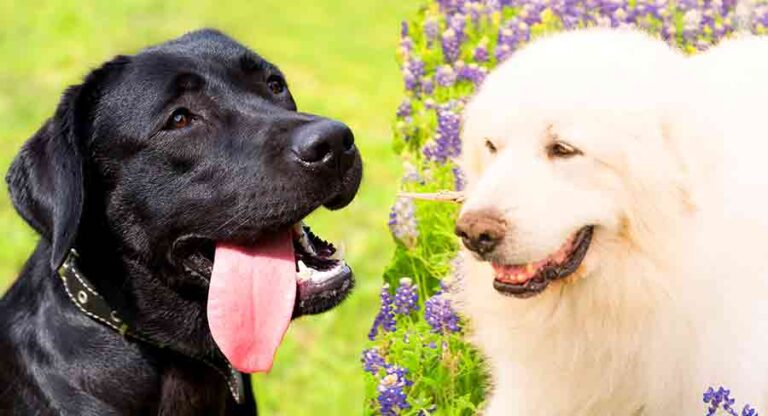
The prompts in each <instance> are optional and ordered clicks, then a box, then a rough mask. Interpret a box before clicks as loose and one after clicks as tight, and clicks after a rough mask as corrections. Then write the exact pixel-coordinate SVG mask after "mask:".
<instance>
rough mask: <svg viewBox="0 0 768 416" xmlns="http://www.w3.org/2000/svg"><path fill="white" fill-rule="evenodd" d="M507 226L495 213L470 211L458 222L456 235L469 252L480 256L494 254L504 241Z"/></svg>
mask: <svg viewBox="0 0 768 416" xmlns="http://www.w3.org/2000/svg"><path fill="white" fill-rule="evenodd" d="M506 231H507V224H506V221H504V219H503V218H501V216H500V215H498V214H497V213H495V212H493V211H487V210H483V211H470V212H466V213H464V214H462V215H461V217H459V220H458V221H457V222H456V235H457V236H459V237H460V238H461V241H462V242H463V243H464V246H466V247H467V248H468V249H469V250H472V251H474V252H475V253H477V254H479V255H485V254H488V253H490V252H492V251H493V250H494V249H496V247H497V246H498V245H499V243H501V241H502V240H503V239H504V234H506Z"/></svg>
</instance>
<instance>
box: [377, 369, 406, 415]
mask: <svg viewBox="0 0 768 416" xmlns="http://www.w3.org/2000/svg"><path fill="white" fill-rule="evenodd" d="M407 373H408V370H406V369H405V368H402V367H398V366H389V367H387V374H386V375H385V376H384V377H382V379H381V381H380V382H379V385H378V388H377V390H378V392H379V396H378V398H377V399H378V402H379V410H380V412H381V415H382V416H395V415H397V414H398V413H400V411H401V410H405V409H408V408H410V407H411V405H410V404H408V400H407V396H406V394H405V391H404V390H405V388H406V387H408V386H410V385H412V384H413V382H411V381H410V380H408V378H406V376H405V375H406V374H407Z"/></svg>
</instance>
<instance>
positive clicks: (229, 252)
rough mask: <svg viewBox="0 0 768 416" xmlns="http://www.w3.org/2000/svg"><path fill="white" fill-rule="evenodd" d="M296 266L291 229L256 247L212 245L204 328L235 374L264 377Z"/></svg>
mask: <svg viewBox="0 0 768 416" xmlns="http://www.w3.org/2000/svg"><path fill="white" fill-rule="evenodd" d="M295 298H296V263H295V259H294V254H293V238H292V235H291V230H287V231H285V232H283V233H280V234H278V235H277V236H275V237H274V238H272V239H271V240H269V241H264V242H261V243H259V244H258V246H256V247H237V246H232V245H227V244H217V245H216V255H215V257H214V262H213V271H212V272H211V283H210V288H209V291H208V326H209V327H210V329H211V334H212V335H213V339H214V341H216V344H217V345H218V346H219V348H220V349H221V351H222V352H223V353H224V355H225V356H226V357H227V359H228V360H229V362H230V363H231V364H232V366H234V367H235V368H236V369H238V370H240V371H242V372H246V373H254V372H266V371H269V370H270V369H271V368H272V361H273V360H274V357H275V352H276V351H277V347H278V346H279V345H280V341H282V339H283V335H284V334H285V331H286V330H287V329H288V324H289V323H290V321H291V315H292V314H293V305H294V301H295Z"/></svg>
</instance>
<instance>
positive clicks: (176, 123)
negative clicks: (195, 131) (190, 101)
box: [164, 107, 192, 130]
mask: <svg viewBox="0 0 768 416" xmlns="http://www.w3.org/2000/svg"><path fill="white" fill-rule="evenodd" d="M191 122H192V114H191V113H190V112H189V110H188V109H186V108H183V107H182V108H177V109H176V110H173V113H171V116H170V117H169V118H168V121H167V122H166V123H165V127H164V129H165V130H176V129H183V128H184V127H187V126H189V123H191Z"/></svg>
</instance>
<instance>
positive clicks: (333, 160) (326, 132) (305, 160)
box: [291, 119, 357, 172]
mask: <svg viewBox="0 0 768 416" xmlns="http://www.w3.org/2000/svg"><path fill="white" fill-rule="evenodd" d="M291 150H292V151H293V153H294V154H295V155H296V157H297V158H298V160H299V161H300V162H301V163H302V164H304V165H306V166H308V167H312V168H332V169H339V170H340V171H341V172H346V171H347V170H349V168H350V167H351V166H352V164H353V162H354V161H355V152H357V149H356V148H355V136H354V135H353V134H352V130H350V129H349V127H347V126H346V125H345V124H343V123H340V122H338V121H334V120H325V119H323V120H319V121H314V122H312V123H309V124H306V125H304V126H302V127H300V128H299V129H298V130H297V131H296V132H295V133H294V135H293V138H292V145H291Z"/></svg>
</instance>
